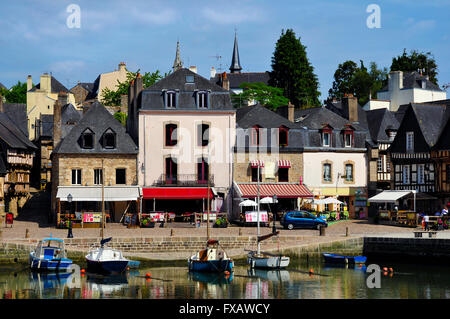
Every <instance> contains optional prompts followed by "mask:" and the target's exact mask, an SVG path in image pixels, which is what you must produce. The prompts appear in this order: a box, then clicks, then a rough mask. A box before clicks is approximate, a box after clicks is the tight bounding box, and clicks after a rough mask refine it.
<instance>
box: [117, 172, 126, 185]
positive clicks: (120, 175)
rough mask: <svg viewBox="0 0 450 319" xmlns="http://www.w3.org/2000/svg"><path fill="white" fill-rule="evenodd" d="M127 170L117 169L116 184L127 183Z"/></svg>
mask: <svg viewBox="0 0 450 319" xmlns="http://www.w3.org/2000/svg"><path fill="white" fill-rule="evenodd" d="M126 172H127V170H126V169H125V168H116V184H126V183H127V176H126Z"/></svg>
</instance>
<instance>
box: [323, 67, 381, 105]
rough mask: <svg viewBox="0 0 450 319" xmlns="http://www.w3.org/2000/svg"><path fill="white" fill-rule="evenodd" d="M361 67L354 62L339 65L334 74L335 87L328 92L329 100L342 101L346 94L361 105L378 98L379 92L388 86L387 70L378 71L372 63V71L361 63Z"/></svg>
mask: <svg viewBox="0 0 450 319" xmlns="http://www.w3.org/2000/svg"><path fill="white" fill-rule="evenodd" d="M360 62H361V65H360V67H358V66H357V64H356V63H355V62H353V61H345V62H344V63H342V64H339V66H338V68H337V70H336V72H335V73H334V81H333V86H332V88H331V89H330V90H328V97H329V98H337V99H341V98H342V97H344V96H345V95H346V94H353V95H354V96H356V97H357V98H358V102H359V104H360V105H364V104H366V103H367V102H368V101H369V99H370V96H372V98H376V97H377V92H378V91H379V90H381V88H382V87H383V86H384V85H386V84H387V69H386V68H384V69H378V66H377V64H376V63H375V62H371V63H370V70H367V68H366V67H365V66H364V62H363V61H360Z"/></svg>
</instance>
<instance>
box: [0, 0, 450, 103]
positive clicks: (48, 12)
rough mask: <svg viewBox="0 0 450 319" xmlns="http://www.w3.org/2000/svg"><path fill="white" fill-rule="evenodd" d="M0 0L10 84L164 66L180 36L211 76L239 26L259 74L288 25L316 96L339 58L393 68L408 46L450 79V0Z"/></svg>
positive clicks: (185, 56)
mask: <svg viewBox="0 0 450 319" xmlns="http://www.w3.org/2000/svg"><path fill="white" fill-rule="evenodd" d="M70 4H77V5H79V7H80V9H81V20H80V21H81V26H80V28H69V27H68V26H67V24H66V21H67V17H68V16H69V15H70V13H69V12H67V11H66V9H67V7H68V6H69V5H70ZM369 4H377V5H378V6H379V7H380V9H381V28H379V29H377V28H374V29H369V28H368V27H367V25H366V20H367V17H368V16H369V15H370V13H367V12H366V8H367V6H368V5H369ZM1 7H2V10H1V11H0V30H1V32H0V48H1V49H0V57H1V59H0V82H1V83H3V84H4V85H5V86H7V87H10V86H11V85H13V84H15V83H17V81H18V80H20V81H22V82H24V81H26V77H27V75H28V74H31V75H32V76H33V82H34V83H35V84H37V83H38V82H39V76H40V75H41V74H42V73H44V72H52V74H53V75H54V76H55V77H56V78H57V79H58V80H59V81H60V82H61V83H63V84H64V85H65V86H67V87H68V88H71V87H72V86H74V85H75V84H76V83H77V82H78V81H81V82H93V81H94V80H95V78H96V77H97V76H98V74H100V73H104V72H110V71H113V70H114V69H116V68H117V66H118V64H119V63H120V62H121V61H124V62H126V63H127V68H128V69H129V70H131V71H136V70H137V69H141V71H155V70H160V71H161V72H162V73H164V72H167V71H169V70H171V67H172V64H173V61H174V57H175V49H176V42H177V39H179V40H180V45H181V57H182V60H183V62H184V65H185V66H189V65H195V66H197V68H198V73H199V74H200V75H202V76H205V77H209V70H210V68H211V67H212V66H214V67H215V68H216V69H219V68H220V64H222V69H223V70H227V71H228V68H229V66H230V63H231V53H232V49H233V41H234V32H235V28H236V29H237V34H238V42H239V51H240V60H241V65H242V67H243V68H244V70H243V71H255V72H256V71H266V70H271V58H272V55H273V51H274V48H275V43H276V41H277V40H278V38H279V37H280V34H281V30H282V29H288V28H291V29H293V30H294V32H295V33H296V35H297V37H300V38H301V42H302V43H303V44H304V45H306V47H307V54H308V58H309V59H310V62H311V63H312V65H313V67H314V69H315V73H316V74H317V76H318V78H319V83H320V88H319V89H320V91H321V92H322V96H321V97H320V99H321V100H323V99H324V98H326V95H327V92H328V89H329V88H330V87H331V84H332V81H333V74H334V71H335V70H336V68H337V66H338V64H339V63H342V62H344V61H346V60H353V61H355V62H357V63H359V60H363V61H364V62H365V64H366V65H369V62H371V61H374V62H376V63H377V64H378V66H380V67H389V66H390V64H391V61H392V57H394V56H397V55H400V54H401V53H402V52H403V49H404V48H406V49H407V51H410V50H412V49H417V50H419V51H425V52H428V51H430V52H432V53H433V55H434V57H435V59H436V62H437V64H438V67H439V70H438V72H439V74H438V80H439V85H440V86H442V85H443V84H446V83H450V19H449V13H450V0H428V1H406V0H389V1H388V0H372V1H361V0H354V1H352V0H348V1H345V0H342V1H331V0H328V1H320V0H316V1H302V0H292V1H289V0H278V1H274V0H271V1H265V0H239V1H236V0H227V1H223V0H221V1H215V0H209V1H207V0H191V1H184V0H183V1H182V0H178V1H175V0H164V1H159V0H145V1H140V0H135V1H134V0H131V1H119V0H109V1H92V0H91V1H76V0H69V1H65V0H34V1H26V0H21V1H14V2H7V3H2V6H1ZM216 55H219V56H221V57H222V58H221V59H220V60H218V59H217V58H215V57H214V56H216ZM448 92H449V91H448Z"/></svg>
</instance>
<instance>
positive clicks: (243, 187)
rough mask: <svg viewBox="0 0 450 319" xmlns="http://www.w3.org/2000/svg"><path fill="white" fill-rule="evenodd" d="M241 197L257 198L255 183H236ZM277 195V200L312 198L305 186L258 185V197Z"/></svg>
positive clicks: (285, 184)
mask: <svg viewBox="0 0 450 319" xmlns="http://www.w3.org/2000/svg"><path fill="white" fill-rule="evenodd" d="M235 185H237V187H238V191H239V193H240V194H241V197H245V198H247V197H257V196H258V194H257V193H258V190H257V187H258V186H257V183H236V184H235ZM273 195H277V197H279V198H297V197H313V194H312V193H311V192H310V191H309V189H308V188H307V187H306V186H305V185H300V184H294V183H260V184H259V196H260V197H266V196H270V197H272V196H273Z"/></svg>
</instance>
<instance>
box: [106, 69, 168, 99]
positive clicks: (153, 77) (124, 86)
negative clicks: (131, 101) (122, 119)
mask: <svg viewBox="0 0 450 319" xmlns="http://www.w3.org/2000/svg"><path fill="white" fill-rule="evenodd" d="M138 73H139V70H137V71H136V72H129V71H127V80H126V81H125V82H120V81H119V80H117V88H116V90H115V91H113V90H111V89H109V88H104V89H103V90H102V95H103V98H102V101H101V102H102V103H103V105H111V106H112V105H115V106H119V105H120V97H121V95H127V94H128V89H129V87H130V83H131V81H132V80H134V79H135V78H136V75H137V74H138ZM165 76H167V73H166V74H165ZM161 79H162V76H161V74H160V73H159V71H158V70H156V72H153V73H150V72H145V74H144V75H142V81H143V87H144V88H147V87H149V86H152V85H153V84H155V83H156V82H158V81H159V80H161Z"/></svg>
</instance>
